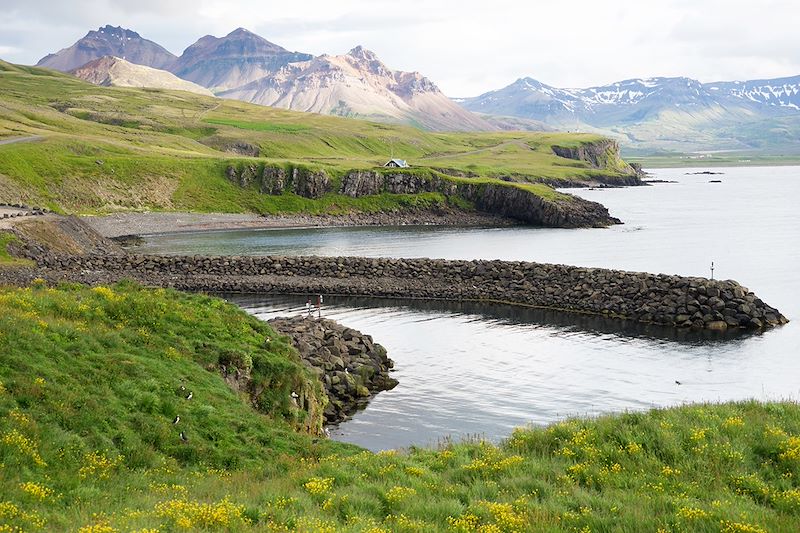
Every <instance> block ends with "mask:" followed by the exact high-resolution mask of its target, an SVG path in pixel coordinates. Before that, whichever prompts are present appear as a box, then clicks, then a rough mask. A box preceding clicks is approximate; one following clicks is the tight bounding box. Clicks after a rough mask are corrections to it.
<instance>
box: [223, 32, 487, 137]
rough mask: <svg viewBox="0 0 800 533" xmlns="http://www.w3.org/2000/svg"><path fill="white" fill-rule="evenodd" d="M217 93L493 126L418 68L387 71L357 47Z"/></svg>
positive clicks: (389, 117)
mask: <svg viewBox="0 0 800 533" xmlns="http://www.w3.org/2000/svg"><path fill="white" fill-rule="evenodd" d="M219 96H221V97H222V98H229V99H235V100H242V101H245V102H250V103H255V104H260V105H267V106H272V107H282V108H285V109H293V110H296V111H305V112H311V113H323V114H333V115H339V116H348V117H359V118H368V119H372V120H379V121H382V122H401V123H402V122H406V123H412V124H417V125H420V126H422V127H424V128H428V129H433V130H437V129H438V130H467V131H469V130H486V131H492V130H496V129H497V128H496V127H495V126H494V125H492V124H490V123H489V122H487V121H485V120H483V119H482V118H480V117H478V116H476V115H474V114H472V113H470V112H468V111H466V110H464V109H463V108H461V107H460V106H458V105H457V104H456V103H455V102H453V101H452V100H450V99H449V98H447V97H446V96H445V95H444V94H443V93H442V92H441V91H440V90H439V88H438V87H437V86H436V84H435V83H433V82H432V81H431V80H430V79H428V78H426V77H425V76H423V75H422V74H420V73H419V72H403V71H396V70H392V69H390V68H389V67H387V66H386V65H385V64H384V63H383V62H382V61H381V60H380V59H379V58H378V56H377V55H376V54H375V53H374V52H372V51H370V50H367V49H366V48H364V47H363V46H356V47H354V48H353V49H351V50H350V51H349V52H348V53H347V54H344V55H339V56H334V55H327V54H324V55H321V56H317V57H315V58H313V59H311V60H309V61H304V62H297V63H291V64H288V65H286V66H284V67H282V68H281V69H280V70H278V71H276V72H275V73H273V74H272V75H270V76H266V77H263V78H261V79H258V80H255V81H253V82H251V83H249V84H246V85H243V86H241V87H238V88H235V89H231V90H228V91H223V92H220V93H219Z"/></svg>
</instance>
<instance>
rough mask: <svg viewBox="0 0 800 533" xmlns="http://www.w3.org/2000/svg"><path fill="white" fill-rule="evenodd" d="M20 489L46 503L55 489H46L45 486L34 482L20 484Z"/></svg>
mask: <svg viewBox="0 0 800 533" xmlns="http://www.w3.org/2000/svg"><path fill="white" fill-rule="evenodd" d="M19 488H20V489H22V491H23V492H25V493H27V494H29V495H30V496H32V497H34V498H36V499H37V500H41V501H44V500H46V499H48V498H49V497H50V496H52V495H53V489H51V488H49V487H45V486H44V485H41V484H39V483H36V482H34V481H26V482H25V483H20V485H19Z"/></svg>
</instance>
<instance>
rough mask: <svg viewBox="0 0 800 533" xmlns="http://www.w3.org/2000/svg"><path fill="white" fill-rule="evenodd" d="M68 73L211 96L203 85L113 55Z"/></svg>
mask: <svg viewBox="0 0 800 533" xmlns="http://www.w3.org/2000/svg"><path fill="white" fill-rule="evenodd" d="M70 74H73V75H74V76H76V77H78V78H80V79H82V80H84V81H88V82H89V83H93V84H95V85H100V86H103V87H148V88H152V89H166V90H174V91H188V92H190V93H195V94H202V95H204V96H214V93H212V92H211V91H209V90H208V89H206V88H205V87H201V86H199V85H197V84H196V83H192V82H190V81H187V80H184V79H182V78H179V77H177V76H176V75H174V74H172V73H171V72H167V71H166V70H160V69H155V68H151V67H146V66H144V65H137V64H134V63H130V62H129V61H125V60H124V59H121V58H119V57H114V56H105V57H101V58H100V59H95V60H94V61H90V62H88V63H86V64H85V65H83V66H82V67H79V68H77V69H75V70H72V71H70Z"/></svg>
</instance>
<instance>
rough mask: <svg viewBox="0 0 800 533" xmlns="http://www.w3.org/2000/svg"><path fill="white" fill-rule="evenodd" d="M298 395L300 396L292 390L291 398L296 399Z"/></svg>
mask: <svg viewBox="0 0 800 533" xmlns="http://www.w3.org/2000/svg"><path fill="white" fill-rule="evenodd" d="M299 397H300V396H298V395H297V393H296V392H294V391H292V398H294V399H295V400H296V399H298V398H299Z"/></svg>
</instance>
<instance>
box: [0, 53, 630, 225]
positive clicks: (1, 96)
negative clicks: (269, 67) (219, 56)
mask: <svg viewBox="0 0 800 533" xmlns="http://www.w3.org/2000/svg"><path fill="white" fill-rule="evenodd" d="M31 136H36V137H38V139H36V140H33V141H31V142H24V143H22V142H21V143H14V144H0V201H3V200H7V201H12V200H13V201H20V200H21V201H25V202H28V203H36V204H41V205H44V206H47V207H49V208H51V209H54V210H56V211H62V212H108V211H113V210H119V209H151V210H158V209H161V210H193V211H201V212H203V211H221V212H258V213H275V212H290V211H291V210H298V211H303V212H337V210H338V211H342V210H356V211H357V210H365V211H369V210H375V209H380V210H387V209H393V208H403V207H404V206H405V205H407V203H408V202H409V199H408V198H400V197H387V198H383V199H380V200H378V201H377V202H376V201H375V200H374V199H363V198H362V199H356V200H354V199H348V198H344V197H342V196H341V195H337V194H331V195H329V197H327V198H324V199H323V200H322V201H314V202H311V203H308V202H305V203H304V202H302V200H298V199H296V198H295V199H290V200H287V199H286V198H282V197H270V196H267V195H260V194H258V193H257V191H255V190H249V189H247V190H243V189H240V188H239V187H237V186H236V185H234V184H232V183H229V182H228V181H227V180H226V179H225V173H224V170H225V168H226V167H227V166H228V165H230V164H237V163H242V162H243V161H253V159H245V158H243V157H242V156H239V155H236V154H235V153H231V152H230V151H229V148H231V147H232V146H234V145H235V144H237V143H240V144H241V143H245V144H247V145H250V146H254V147H257V148H258V150H259V153H260V157H259V158H258V159H257V161H258V162H260V163H263V164H267V163H273V164H285V163H293V164H303V165H306V166H311V167H317V168H324V169H325V170H326V171H327V172H328V173H329V174H330V175H331V176H333V177H334V178H336V177H337V176H341V175H342V174H343V173H345V172H347V171H350V170H353V169H365V168H373V167H376V166H380V165H382V164H383V163H385V162H386V160H388V159H389V157H390V156H391V155H394V156H395V157H401V158H404V159H407V160H409V162H410V163H411V164H412V165H413V166H414V168H415V169H417V170H419V171H425V172H428V173H438V172H439V171H440V170H443V171H445V172H446V173H450V174H452V173H462V174H464V175H469V176H473V177H476V178H481V179H485V180H491V181H497V182H498V183H505V182H502V181H500V180H499V178H501V177H502V178H509V177H512V178H514V179H517V180H521V181H530V182H536V181H539V180H543V179H544V180H559V179H571V180H580V179H589V178H592V177H598V176H601V177H603V176H605V177H615V176H616V177H618V176H620V175H621V173H622V171H623V170H624V169H625V166H624V163H622V162H621V161H620V160H619V159H618V156H617V155H616V154H611V160H610V163H611V164H610V165H609V168H608V169H607V170H602V169H594V168H591V167H590V166H589V165H588V164H587V163H585V162H583V161H576V160H570V159H565V158H561V157H557V156H555V155H554V154H553V152H552V146H553V145H559V146H573V147H574V146H578V145H581V144H591V143H596V142H598V141H599V140H601V139H602V138H601V137H599V136H595V135H589V134H560V133H429V132H423V131H420V130H417V129H414V128H410V127H402V126H389V125H385V124H377V123H371V122H365V121H359V120H350V119H343V118H339V117H331V116H322V115H314V114H306V113H297V112H292V111H286V110H279V109H274V108H268V107H262V106H255V105H252V104H246V103H242V102H236V101H228V100H220V99H214V98H210V97H203V96H198V95H193V94H190V93H182V92H170V91H160V90H150V89H126V88H103V87H96V86H93V85H90V84H88V83H85V82H82V81H80V80H77V79H75V78H72V77H70V76H67V75H65V74H61V73H56V72H53V71H49V70H44V69H37V68H32V67H16V66H14V65H10V64H8V63H2V62H0V143H2V141H3V140H8V139H15V138H20V137H31ZM441 175H442V176H444V174H441ZM542 190H544V189H542ZM283 196H291V195H289V194H286V195H283ZM432 200H434V199H432V198H427V199H423V200H421V201H422V202H429V201H432ZM435 201H436V202H442V201H444V199H443V198H435Z"/></svg>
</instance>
